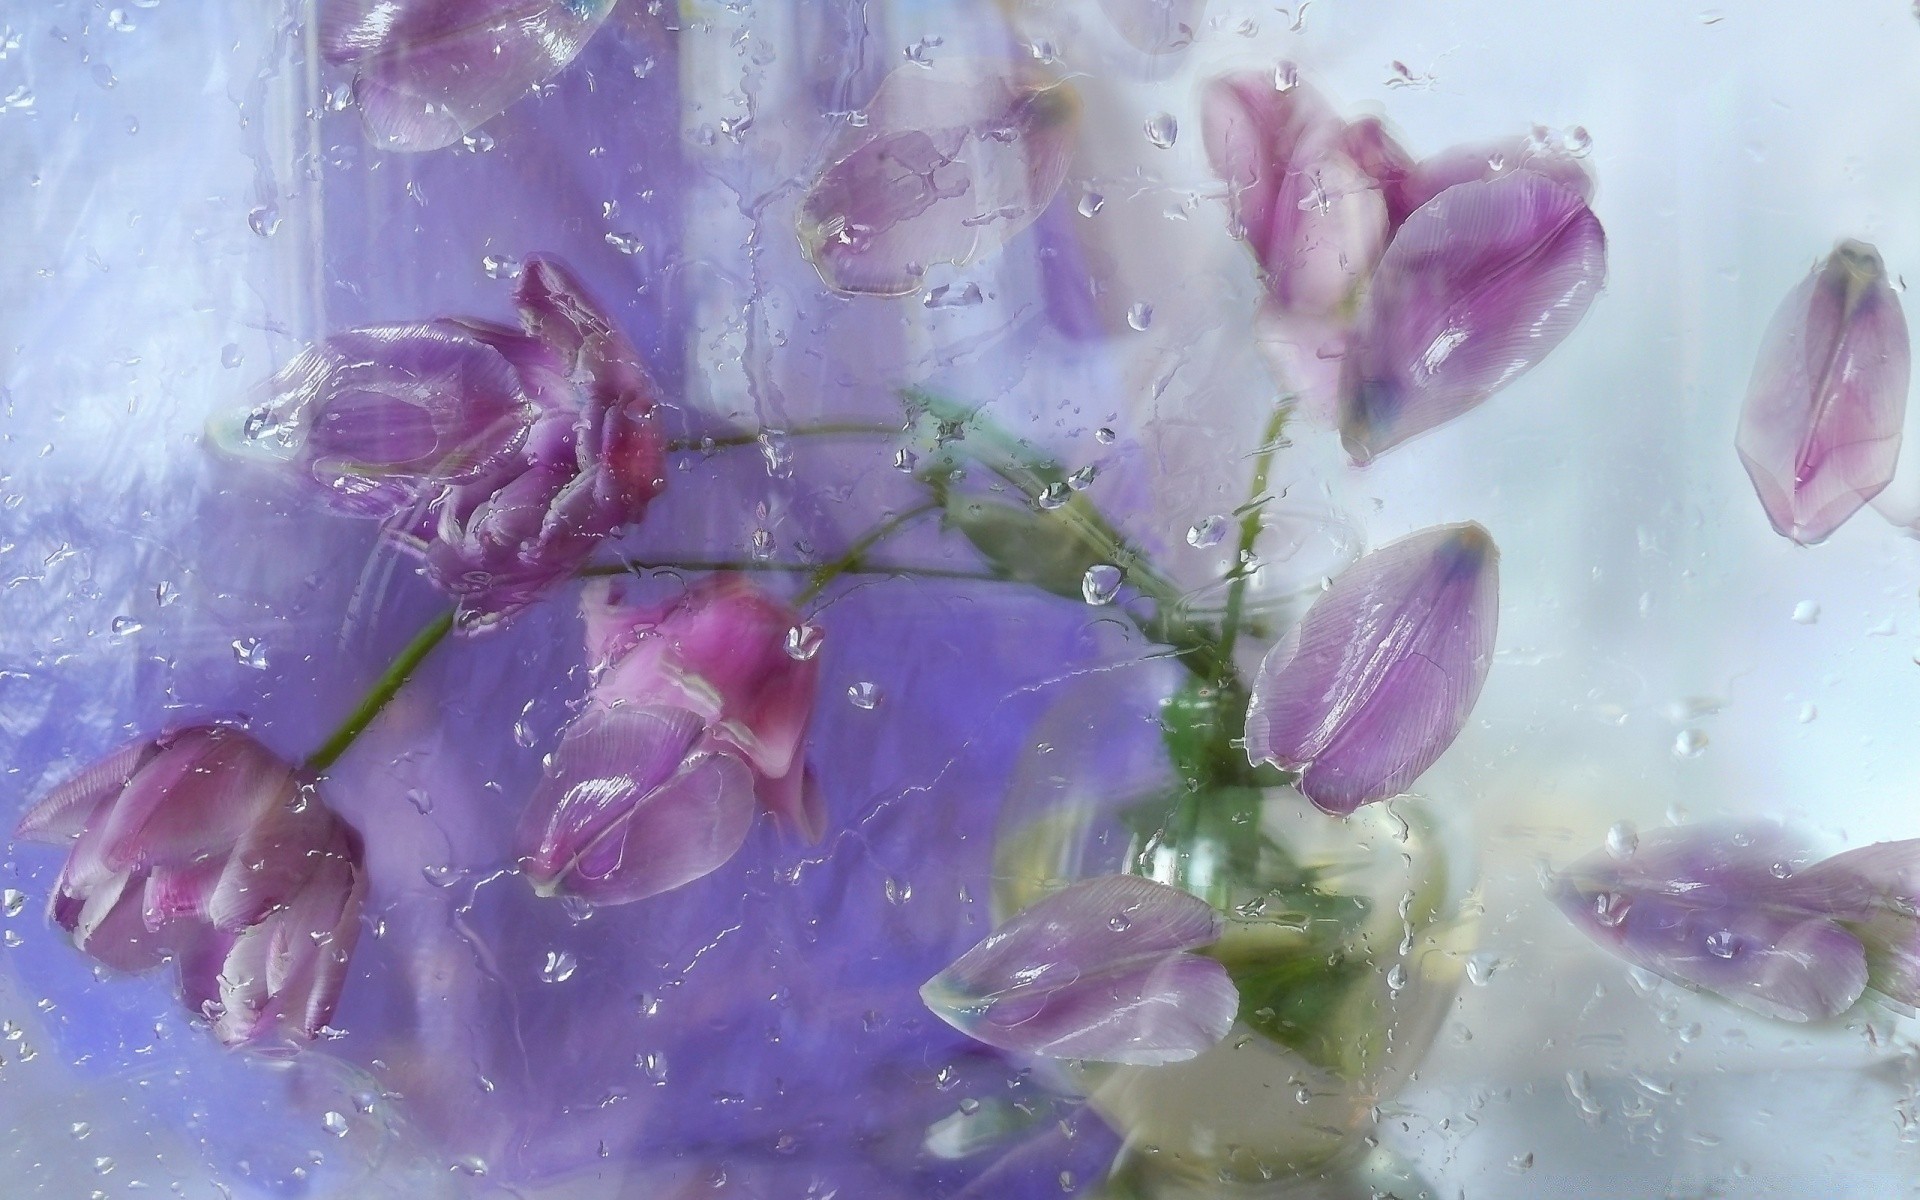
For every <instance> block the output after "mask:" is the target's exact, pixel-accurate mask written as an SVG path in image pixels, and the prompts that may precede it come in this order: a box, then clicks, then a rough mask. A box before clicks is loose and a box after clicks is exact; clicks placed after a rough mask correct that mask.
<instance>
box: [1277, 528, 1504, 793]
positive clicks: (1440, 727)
mask: <svg viewBox="0 0 1920 1200" xmlns="http://www.w3.org/2000/svg"><path fill="white" fill-rule="evenodd" d="M1499 559H1500V554H1499V550H1498V549H1497V548H1496V547H1495V546H1494V544H1493V541H1492V539H1491V538H1489V537H1488V536H1487V531H1486V530H1484V529H1482V528H1481V527H1480V526H1478V525H1475V524H1471V523H1469V524H1465V525H1447V526H1442V527H1440V528H1437V529H1429V530H1425V531H1423V532H1421V533H1416V534H1414V535H1412V536H1411V537H1407V538H1402V539H1401V540H1400V541H1397V542H1394V543H1393V544H1392V545H1389V546H1385V547H1383V548H1381V549H1379V550H1376V551H1374V552H1373V553H1372V554H1369V555H1367V556H1366V557H1364V558H1362V559H1361V560H1360V561H1359V562H1357V563H1355V564H1354V565H1353V566H1351V567H1349V568H1347V569H1346V570H1345V571H1343V572H1342V573H1341V574H1340V575H1339V576H1337V577H1336V578H1335V579H1334V581H1333V586H1332V587H1330V588H1329V589H1328V590H1327V591H1326V592H1325V593H1324V594H1322V595H1321V596H1320V598H1319V599H1318V600H1316V601H1315V602H1314V604H1313V607H1312V608H1311V609H1309V610H1308V611H1307V615H1306V617H1305V618H1304V619H1303V620H1302V621H1301V622H1300V624H1299V625H1298V626H1296V627H1295V628H1294V630H1293V631H1292V632H1291V633H1290V634H1289V636H1288V637H1287V638H1286V639H1285V640H1283V641H1282V642H1281V644H1279V645H1277V646H1275V647H1274V648H1273V650H1272V651H1271V652H1269V653H1268V655H1267V658H1266V661H1264V662H1263V663H1261V664H1260V670H1259V673H1258V675H1257V676H1256V678H1255V679H1254V682H1253V688H1252V691H1253V697H1252V703H1251V705H1250V706H1249V708H1248V712H1247V755H1248V757H1249V758H1250V759H1251V760H1252V761H1254V762H1256V763H1258V762H1268V763H1272V764H1274V765H1275V766H1278V767H1280V768H1282V769H1283V770H1288V771H1298V772H1300V773H1301V777H1300V781H1299V788H1300V791H1301V792H1302V793H1303V794H1305V795H1306V797H1307V798H1308V799H1310V800H1312V801H1313V802H1314V804H1316V805H1318V806H1319V807H1320V808H1321V809H1323V810H1325V811H1327V812H1330V813H1335V814H1339V815H1345V814H1347V813H1350V812H1352V811H1353V810H1354V809H1356V808H1358V807H1359V806H1360V805H1362V804H1366V803H1368V802H1370V801H1373V800H1381V799H1385V798H1386V797H1389V796H1393V795H1397V794H1399V793H1400V792H1401V791H1404V790H1405V789H1406V788H1407V786H1408V785H1410V784H1411V783H1412V782H1413V781H1414V780H1415V779H1417V778H1419V776H1420V774H1421V773H1422V772H1423V771H1425V770H1426V769H1427V768H1428V767H1430V766H1432V765H1433V763H1434V761H1435V760H1436V759H1438V758H1439V757H1440V755H1441V753H1442V752H1444V751H1445V750H1446V748H1447V747H1448V746H1449V745H1451V744H1452V743H1453V739H1454V738H1455V737H1457V736H1459V733H1460V730H1461V729H1462V728H1463V727H1464V726H1465V725H1466V721H1467V715H1468V713H1470V712H1471V711H1472V709H1473V705H1474V702H1475V701H1476V700H1477V699H1479V696H1480V689H1481V686H1482V685H1483V684H1485V682H1486V678H1487V670H1488V667H1489V666H1490V665H1491V664H1492V661H1493V642H1494V635H1495V632H1496V630H1497V628H1498V624H1499V589H1500V580H1499Z"/></svg>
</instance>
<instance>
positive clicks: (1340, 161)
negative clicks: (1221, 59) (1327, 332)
mask: <svg viewBox="0 0 1920 1200" xmlns="http://www.w3.org/2000/svg"><path fill="white" fill-rule="evenodd" d="M1284 70H1285V68H1283V71H1284ZM1204 133H1205V138H1206V144H1207V155H1208V157H1209V158H1210V159H1211V160H1212V161H1213V166H1214V170H1215V171H1217V172H1218V173H1219V174H1220V176H1221V178H1223V179H1225V180H1226V181H1227V187H1228V201H1229V203H1230V205H1231V208H1232V214H1233V223H1234V226H1235V228H1236V230H1237V231H1238V233H1239V236H1241V237H1242V238H1244V239H1246V242H1247V244H1248V245H1249V246H1250V247H1251V248H1252V250H1253V254H1254V257H1255V258H1256V259H1257V260H1258V261H1259V263H1260V267H1261V270H1262V271H1263V272H1265V274H1266V277H1267V287H1268V290H1269V292H1270V293H1271V295H1272V297H1273V300H1274V302H1275V303H1276V304H1277V305H1279V307H1280V308H1281V309H1283V310H1285V311H1288V312H1294V313H1300V314H1304V315H1309V316H1314V315H1325V314H1328V313H1331V312H1334V311H1335V310H1338V309H1340V308H1342V307H1344V306H1345V305H1346V304H1347V303H1348V302H1349V301H1350V300H1351V298H1352V297H1353V294H1354V292H1355V290H1356V289H1357V288H1358V287H1359V286H1360V284H1361V283H1362V282H1364V280H1365V279H1366V277H1367V276H1368V274H1369V273H1370V272H1371V271H1372V270H1373V268H1374V264H1375V263H1376V262H1378V261H1379V259H1380V255H1381V253H1382V251H1383V250H1384V249H1385V248H1386V245H1387V234H1388V224H1387V201H1386V197H1385V196H1384V195H1383V193H1382V189H1381V185H1380V183H1379V181H1378V180H1377V179H1376V178H1375V177H1374V176H1373V175H1371V174H1369V173H1368V171H1367V169H1366V168H1365V167H1363V165H1362V164H1361V162H1360V161H1358V160H1356V157H1355V151H1359V152H1361V153H1363V154H1367V155H1369V156H1370V161H1369V165H1373V166H1375V167H1376V168H1378V169H1384V166H1383V165H1382V164H1383V162H1384V156H1385V154H1386V148H1387V147H1388V146H1389V145H1391V139H1390V138H1387V137H1386V135H1385V133H1384V131H1382V130H1381V129H1380V126H1379V123H1378V122H1373V123H1372V124H1371V125H1369V126H1367V127H1365V128H1362V127H1352V128H1351V131H1350V127H1349V126H1348V125H1347V123H1346V122H1344V121H1342V120H1341V119H1340V118H1339V116H1338V115H1336V114H1335V113H1334V111H1333V109H1332V107H1331V106H1330V105H1328V103H1327V102H1326V100H1325V99H1323V98H1322V97H1321V95H1320V94H1319V93H1318V92H1316V91H1314V89H1313V88H1312V87H1310V86H1308V85H1307V84H1304V83H1294V84H1292V85H1290V86H1288V87H1287V88H1286V89H1285V90H1284V91H1283V90H1281V88H1280V87H1279V86H1277V84H1276V76H1275V74H1274V73H1273V72H1262V71H1248V72H1242V73H1240V74H1237V75H1230V76H1227V77H1225V78H1223V79H1217V80H1215V81H1213V83H1211V84H1210V85H1208V87H1207V91H1206V97H1205V108H1204ZM1370 134H1377V135H1378V137H1377V138H1372V137H1370V136H1369V135H1370ZM1392 149H1393V150H1394V151H1397V150H1398V147H1397V146H1393V147H1392ZM1376 153H1377V154H1379V155H1380V156H1382V157H1381V158H1380V159H1378V160H1375V159H1373V158H1372V156H1373V155H1375V154H1376Z"/></svg>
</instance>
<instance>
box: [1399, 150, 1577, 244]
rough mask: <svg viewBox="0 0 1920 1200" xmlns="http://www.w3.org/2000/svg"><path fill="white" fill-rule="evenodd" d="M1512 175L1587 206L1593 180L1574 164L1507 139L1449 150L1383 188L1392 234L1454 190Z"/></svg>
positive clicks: (1559, 155)
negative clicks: (1549, 185) (1545, 183)
mask: <svg viewBox="0 0 1920 1200" xmlns="http://www.w3.org/2000/svg"><path fill="white" fill-rule="evenodd" d="M1396 149H1397V147H1396ZM1515 171H1531V172H1533V173H1534V174H1536V175H1544V176H1546V177H1547V178H1548V179H1551V180H1553V181H1554V182H1555V183H1557V184H1559V185H1560V186H1561V187H1564V188H1566V189H1567V190H1568V191H1570V192H1572V193H1574V194H1575V195H1577V196H1579V197H1580V199H1581V200H1583V201H1585V202H1586V203H1588V204H1592V203H1593V176H1591V175H1589V174H1587V169H1586V167H1585V165H1583V164H1582V163H1581V161H1580V160H1579V159H1577V158H1575V157H1573V155H1571V154H1569V153H1567V152H1566V151H1565V150H1562V149H1560V148H1558V147H1557V146H1553V145H1550V144H1548V143H1546V142H1544V141H1542V140H1541V139H1539V138H1519V137H1515V138H1507V139H1506V140H1504V141H1498V142H1483V143H1479V144H1477V145H1471V146H1454V147H1451V148H1450V149H1446V150H1442V151H1441V152H1440V153H1438V154H1436V155H1433V156H1432V157H1431V158H1425V159H1422V160H1421V161H1420V162H1418V163H1415V164H1412V165H1411V166H1410V167H1409V168H1408V169H1407V170H1405V171H1404V172H1402V173H1400V174H1399V175H1398V177H1396V178H1394V179H1393V181H1392V182H1391V183H1390V184H1388V185H1387V188H1386V191H1387V206H1388V208H1389V209H1390V210H1391V211H1392V214H1393V224H1394V228H1396V229H1397V228H1399V227H1400V225H1401V223H1402V222H1404V221H1405V220H1406V219H1407V218H1408V217H1409V216H1411V215H1412V214H1413V212H1414V211H1415V210H1416V209H1418V208H1419V207H1420V206H1421V205H1423V204H1425V203H1426V202H1427V201H1429V200H1431V199H1433V198H1434V197H1435V196H1438V195H1439V194H1440V193H1441V192H1444V191H1446V190H1447V189H1448V188H1450V187H1452V186H1454V185H1455V184H1460V183H1473V182H1477V181H1484V180H1489V179H1498V178H1500V177H1501V176H1504V175H1511V174H1513V173H1514V172H1515Z"/></svg>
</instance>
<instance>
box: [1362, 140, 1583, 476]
mask: <svg viewBox="0 0 1920 1200" xmlns="http://www.w3.org/2000/svg"><path fill="white" fill-rule="evenodd" d="M1605 275H1606V235H1605V233H1604V232H1603V231H1602V230H1601V228H1600V222H1599V221H1598V220H1597V219H1596V218H1595V217H1594V215H1593V211H1592V210H1591V209H1589V208H1588V207H1587V203H1586V201H1585V200H1584V199H1583V198H1582V197H1581V194H1580V193H1579V192H1577V191H1575V190H1574V189H1572V188H1569V187H1567V186H1565V185H1564V184H1562V183H1559V182H1556V181H1555V180H1553V179H1550V178H1548V177H1547V176H1545V175H1542V174H1539V173H1537V172H1535V171H1531V170H1521V171H1514V172H1511V173H1508V174H1504V175H1500V176H1497V177H1496V178H1493V179H1475V180H1472V181H1469V182H1466V183H1460V184H1456V185H1454V186H1452V187H1449V188H1447V189H1446V190H1445V191H1443V192H1441V193H1440V194H1439V195H1438V196H1435V197H1434V198H1433V199H1432V200H1430V201H1428V202H1427V203H1425V204H1423V205H1422V206H1421V207H1420V208H1419V209H1417V210H1415V211H1414V212H1413V213H1412V214H1411V215H1410V216H1408V218H1407V221H1406V224H1404V225H1402V226H1401V227H1400V229H1399V231H1398V232H1397V233H1396V234H1395V235H1394V238H1393V241H1392V243H1391V244H1390V245H1389V246H1388V247H1387V251H1386V253H1385V254H1384V255H1382V256H1381V259H1380V265H1379V267H1378V268H1377V269H1376V270H1375V272H1374V275H1373V281H1372V284H1371V286H1370V287H1369V289H1368V293H1367V297H1366V301H1365V304H1364V306H1363V308H1362V310H1361V314H1360V318H1359V322H1358V330H1357V332H1356V335H1355V337H1354V340H1353V343H1352V347H1351V350H1350V352H1349V353H1348V355H1347V358H1346V362H1345V370H1344V376H1343V380H1342V402H1341V434H1342V438H1343V440H1344V441H1345V443H1346V446H1347V452H1348V453H1349V454H1350V455H1351V456H1352V457H1353V460H1354V461H1355V462H1356V463H1366V462H1368V461H1369V460H1371V459H1372V458H1373V457H1374V456H1375V455H1378V454H1380V453H1383V452H1384V451H1387V450H1390V449H1392V448H1393V447H1395V446H1398V445H1399V444H1400V443H1402V442H1404V441H1406V440H1408V439H1409V438H1412V437H1414V436H1416V435H1418V434H1421V433H1424V432H1426V431H1427V430H1429V429H1432V428H1434V427H1435V426H1437V425H1440V424H1442V423H1444V422H1446V421H1449V420H1451V419H1453V418H1454V417H1457V416H1459V415H1460V414H1461V413H1464V412H1466V411H1467V410H1468V409H1471V408H1473V407H1474V406H1476V405H1478V404H1479V403H1480V402H1481V401H1483V400H1485V399H1486V398H1487V397H1489V396H1491V395H1492V394H1493V393H1494V392H1496V391H1498V390H1500V389H1501V388H1503V387H1505V386H1506V385H1507V384H1509V383H1511V382H1513V380H1514V379H1516V378H1518V377H1519V376H1520V375H1522V374H1524V373H1525V372H1526V371H1528V370H1530V369H1531V368H1532V367H1533V366H1535V365H1536V364H1537V363H1539V362H1540V360H1541V359H1543V358H1545V357H1546V356H1547V354H1548V353H1549V352H1550V351H1552V350H1553V348H1554V347H1555V346H1558V345H1559V344H1560V343H1561V342H1562V341H1564V340H1565V339H1566V337H1567V335H1568V334H1570V333H1571V332H1573V328H1574V326H1575V325H1577V324H1579V322H1580V318H1581V317H1582V316H1584V315H1585V314H1586V311H1587V307H1588V306H1589V305H1590V304H1592V302H1593V298H1594V295H1595V293H1596V292H1598V290H1599V288H1600V285H1601V283H1602V281H1603V280H1604V278H1605Z"/></svg>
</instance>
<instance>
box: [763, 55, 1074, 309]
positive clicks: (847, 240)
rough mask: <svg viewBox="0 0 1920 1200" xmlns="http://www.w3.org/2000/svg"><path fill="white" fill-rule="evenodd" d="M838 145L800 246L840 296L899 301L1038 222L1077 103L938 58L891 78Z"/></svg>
mask: <svg viewBox="0 0 1920 1200" xmlns="http://www.w3.org/2000/svg"><path fill="white" fill-rule="evenodd" d="M864 111H865V113H866V117H867V120H866V122H865V123H864V124H862V125H857V126H853V125H850V126H848V127H847V129H846V130H845V131H844V132H843V133H842V135H841V137H840V139H839V140H838V141H837V142H836V143H835V145H834V147H833V149H832V151H831V153H830V156H829V164H828V166H827V167H826V169H825V170H824V171H822V172H821V174H820V176H819V178H817V179H815V180H814V182H813V186H812V187H811V188H810V189H809V190H808V192H807V195H806V197H805V199H803V200H802V201H801V204H800V213H799V234H800V244H801V248H802V249H803V251H804V252H805V253H806V255H807V257H808V259H810V260H811V261H812V263H813V265H814V267H815V268H816V269H817V270H818V271H819V272H820V278H821V280H822V281H824V282H825V283H826V285H827V286H828V287H830V288H833V289H834V290H836V291H840V292H851V293H863V294H867V295H877V296H900V295H905V294H906V293H908V292H911V291H913V290H914V289H916V288H918V287H919V286H920V281H921V277H922V276H923V275H924V273H925V271H926V268H927V267H928V266H930V265H932V264H934V263H943V262H944V263H955V264H963V263H967V262H971V261H972V260H973V259H975V258H977V257H979V256H980V255H982V254H985V253H987V252H989V251H991V250H994V249H997V248H998V247H1000V246H1001V245H1004V244H1005V243H1006V242H1007V241H1008V240H1009V239H1011V238H1012V237H1013V236H1014V235H1015V234H1018V233H1019V232H1020V231H1022V230H1024V229H1025V228H1026V227H1027V226H1029V225H1031V224H1033V222H1034V221H1036V220H1037V219H1039V216H1040V214H1041V213H1042V212H1043V211H1045V209H1046V207H1047V205H1048V204H1049V203H1051V202H1052V200H1053V197H1054V195H1055V194H1056V193H1057V192H1058V191H1059V190H1060V185H1061V183H1062V182H1064V181H1065V179H1066V171H1067V160H1068V158H1069V156H1070V154H1071V150H1072V141H1073V133H1074V129H1075V127H1076V125H1077V123H1078V118H1079V112H1078V104H1077V101H1076V100H1075V99H1074V96H1073V93H1072V92H1071V91H1069V90H1068V89H1067V88H1066V87H1065V86H1064V85H1062V84H1059V83H1042V82H1037V81H1034V80H1032V79H1029V78H1027V77H1026V76H1025V75H1023V74H1020V73H1017V72H1015V71H1014V70H1013V69H1012V68H1011V67H1009V66H1006V65H1002V64H994V63H986V62H980V61H973V60H967V59H942V60H940V61H939V62H937V63H935V64H934V66H933V67H932V68H931V69H929V68H926V67H922V66H916V65H909V66H905V67H901V68H899V69H898V70H896V71H894V72H893V73H892V74H890V75H888V76H887V77H886V79H885V80H883V81H882V82H881V84H880V88H879V91H877V92H876V93H875V94H874V97H873V99H872V100H871V101H869V102H868V104H867V105H866V107H865V109H864Z"/></svg>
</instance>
